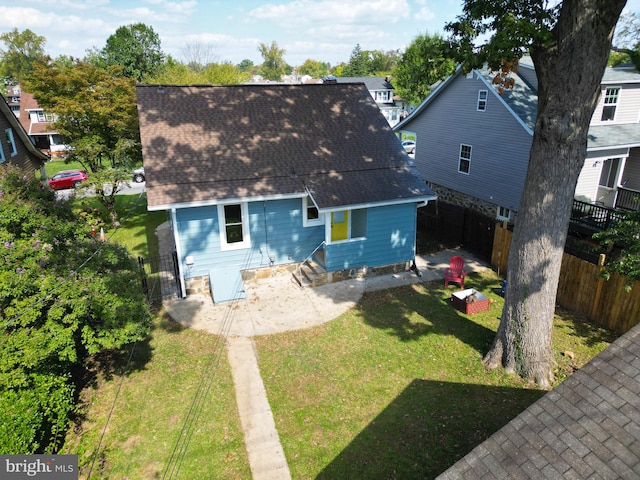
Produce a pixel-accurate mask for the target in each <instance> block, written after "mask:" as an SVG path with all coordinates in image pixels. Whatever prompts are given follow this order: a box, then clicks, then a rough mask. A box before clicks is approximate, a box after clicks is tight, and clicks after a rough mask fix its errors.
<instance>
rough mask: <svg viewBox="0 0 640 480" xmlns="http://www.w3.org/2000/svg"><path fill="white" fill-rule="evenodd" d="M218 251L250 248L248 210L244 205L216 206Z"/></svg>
mask: <svg viewBox="0 0 640 480" xmlns="http://www.w3.org/2000/svg"><path fill="white" fill-rule="evenodd" d="M218 223H219V227H220V249H221V250H222V251H227V250H240V249H243V248H249V247H250V246H251V237H250V235H249V208H248V206H247V204H246V203H228V204H224V205H218Z"/></svg>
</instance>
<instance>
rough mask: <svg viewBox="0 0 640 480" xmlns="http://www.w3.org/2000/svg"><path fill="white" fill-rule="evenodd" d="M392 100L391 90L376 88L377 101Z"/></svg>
mask: <svg viewBox="0 0 640 480" xmlns="http://www.w3.org/2000/svg"><path fill="white" fill-rule="evenodd" d="M390 100H391V91H389V90H376V102H388V101H390Z"/></svg>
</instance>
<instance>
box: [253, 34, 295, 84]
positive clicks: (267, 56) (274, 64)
mask: <svg viewBox="0 0 640 480" xmlns="http://www.w3.org/2000/svg"><path fill="white" fill-rule="evenodd" d="M258 51H259V52H260V55H262V58H263V60H264V61H263V62H262V66H261V67H260V75H262V76H263V77H264V78H265V79H267V80H274V81H280V80H281V78H282V75H284V74H285V73H287V64H286V62H285V61H284V54H285V53H287V52H286V50H285V49H283V48H279V47H278V44H277V43H276V42H275V41H273V42H271V45H270V46H268V45H266V44H264V43H261V44H260V46H259V47H258ZM289 69H290V67H289Z"/></svg>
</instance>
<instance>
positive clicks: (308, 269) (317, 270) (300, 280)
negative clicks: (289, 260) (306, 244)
mask: <svg viewBox="0 0 640 480" xmlns="http://www.w3.org/2000/svg"><path fill="white" fill-rule="evenodd" d="M292 275H293V280H294V281H295V282H296V284H298V285H299V286H300V287H301V288H306V287H319V286H320V285H325V284H326V283H328V282H329V274H328V273H327V271H326V270H325V269H324V267H323V266H322V265H320V264H319V263H318V262H317V261H315V260H314V259H313V258H310V259H308V260H306V261H304V262H303V263H301V264H300V266H299V267H298V268H296V269H295V271H294V272H293V274H292Z"/></svg>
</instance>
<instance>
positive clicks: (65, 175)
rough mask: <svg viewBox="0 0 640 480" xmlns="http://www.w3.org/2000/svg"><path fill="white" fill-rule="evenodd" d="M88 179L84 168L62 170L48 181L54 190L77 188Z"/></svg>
mask: <svg viewBox="0 0 640 480" xmlns="http://www.w3.org/2000/svg"><path fill="white" fill-rule="evenodd" d="M86 179H87V174H86V172H85V171H84V170H62V171H61V172H58V173H56V174H55V175H53V176H52V177H51V178H50V179H49V180H48V181H49V186H50V187H51V188H52V189H53V190H61V189H63V188H76V187H78V186H79V185H80V184H81V183H82V182H84V181H85V180H86Z"/></svg>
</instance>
